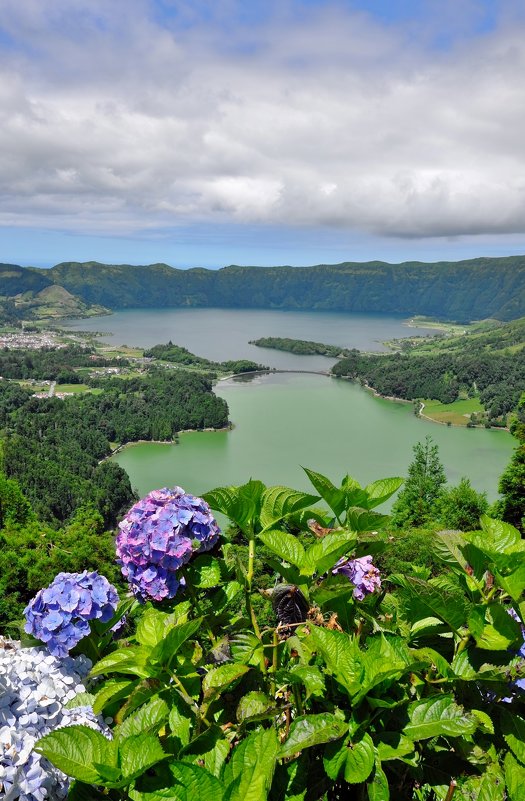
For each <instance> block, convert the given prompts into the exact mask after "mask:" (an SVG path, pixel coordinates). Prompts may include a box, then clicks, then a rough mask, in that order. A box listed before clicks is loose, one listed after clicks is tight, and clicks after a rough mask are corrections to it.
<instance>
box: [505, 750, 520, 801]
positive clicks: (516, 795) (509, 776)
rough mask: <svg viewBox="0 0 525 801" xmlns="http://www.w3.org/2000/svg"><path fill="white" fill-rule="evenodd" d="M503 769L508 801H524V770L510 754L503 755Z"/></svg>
mask: <svg viewBox="0 0 525 801" xmlns="http://www.w3.org/2000/svg"><path fill="white" fill-rule="evenodd" d="M503 767H504V770H505V784H506V786H507V793H508V796H509V801H525V768H524V767H523V765H520V763H519V762H517V761H516V759H514V757H513V756H512V754H511V753H507V754H506V755H505V761H504V764H503Z"/></svg>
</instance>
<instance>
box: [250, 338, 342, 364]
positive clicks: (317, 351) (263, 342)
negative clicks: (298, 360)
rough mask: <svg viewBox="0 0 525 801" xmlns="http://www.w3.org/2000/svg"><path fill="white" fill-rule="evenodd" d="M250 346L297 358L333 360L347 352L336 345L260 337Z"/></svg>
mask: <svg viewBox="0 0 525 801" xmlns="http://www.w3.org/2000/svg"><path fill="white" fill-rule="evenodd" d="M250 345H257V347H258V348H273V349H274V350H284V351H286V352H287V353H295V354H297V355H298V356H312V355H319V356H331V357H333V358H334V359H338V358H341V356H346V354H347V353H348V350H347V349H346V348H341V347H339V346H338V345H324V344H323V343H322V342H312V341H310V340H308V339H289V338H288V337H260V338H259V339H253V340H251V341H250Z"/></svg>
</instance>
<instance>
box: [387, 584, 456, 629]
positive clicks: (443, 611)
mask: <svg viewBox="0 0 525 801" xmlns="http://www.w3.org/2000/svg"><path fill="white" fill-rule="evenodd" d="M396 583H398V584H400V585H401V586H402V587H403V592H402V596H403V599H404V601H405V602H406V603H407V610H406V613H407V616H408V617H409V618H410V619H411V620H414V619H415V620H418V619H420V618H425V617H437V618H439V619H440V620H442V621H443V622H444V623H446V624H447V625H448V626H449V627H450V628H451V629H452V631H458V629H460V628H461V627H462V626H463V625H464V624H465V620H466V617H467V611H468V608H467V604H466V601H465V600H464V599H463V598H460V597H458V596H457V595H453V594H452V593H449V592H447V591H446V590H444V589H442V588H437V587H434V586H432V584H430V583H429V582H428V581H423V579H418V578H413V577H412V576H396Z"/></svg>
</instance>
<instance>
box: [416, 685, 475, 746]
mask: <svg viewBox="0 0 525 801" xmlns="http://www.w3.org/2000/svg"><path fill="white" fill-rule="evenodd" d="M408 715H409V718H410V722H409V723H407V725H406V726H405V728H404V729H403V733H404V734H405V736H406V737H408V738H409V739H411V740H427V739H428V738H429V737H437V736H438V735H440V734H443V735H449V736H451V737H459V736H461V735H463V734H472V733H473V732H474V731H475V729H476V727H477V721H476V718H475V717H474V716H473V715H472V714H471V713H469V712H465V710H464V709H463V707H461V706H458V704H456V702H455V701H454V698H453V696H451V695H432V696H430V698H425V699H423V700H422V701H414V703H412V704H409V707H408Z"/></svg>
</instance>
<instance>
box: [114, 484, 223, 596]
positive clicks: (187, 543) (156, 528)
mask: <svg viewBox="0 0 525 801" xmlns="http://www.w3.org/2000/svg"><path fill="white" fill-rule="evenodd" d="M219 534H220V529H219V526H218V525H217V523H216V521H215V519H214V517H213V515H212V514H211V512H210V508H209V506H208V504H207V503H205V502H204V501H203V500H202V498H195V497H194V496H193V495H188V494H187V493H185V492H184V490H183V489H181V488H180V487H174V488H173V489H167V488H164V489H160V490H154V491H153V492H150V493H149V495H146V497H145V498H143V499H142V500H140V501H138V503H136V504H135V505H134V506H132V508H131V509H130V510H129V512H128V513H127V515H126V516H125V518H124V520H123V521H122V522H121V523H120V524H119V534H118V536H117V554H118V561H119V564H120V565H121V568H122V573H123V574H124V576H125V577H126V579H127V580H128V581H129V584H130V587H131V589H132V590H133V592H134V593H135V595H137V596H138V597H139V598H142V599H148V598H151V599H153V600H155V601H162V600H163V599H164V598H174V597H175V595H176V593H177V590H178V589H179V586H180V585H181V584H184V578H183V577H182V576H181V574H180V568H181V567H182V566H183V565H185V564H186V563H187V562H189V560H190V559H191V557H192V555H193V554H194V553H201V552H202V551H209V550H210V549H211V548H213V546H214V545H215V543H216V542H217V540H218V539H219Z"/></svg>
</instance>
